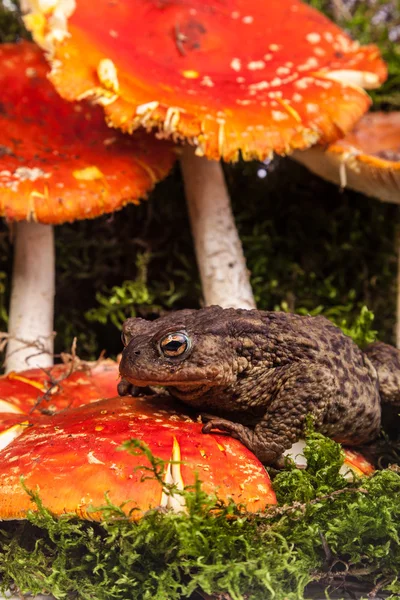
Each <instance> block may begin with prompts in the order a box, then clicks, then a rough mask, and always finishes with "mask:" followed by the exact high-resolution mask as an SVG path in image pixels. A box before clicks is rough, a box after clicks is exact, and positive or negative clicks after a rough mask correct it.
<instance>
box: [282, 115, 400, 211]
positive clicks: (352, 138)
mask: <svg viewBox="0 0 400 600" xmlns="http://www.w3.org/2000/svg"><path fill="white" fill-rule="evenodd" d="M293 158H295V159H296V160H297V161H299V162H301V163H302V164H304V165H305V166H306V167H308V168H309V169H310V170H311V171H313V172H314V173H316V174H317V175H320V176H321V177H323V178H324V179H328V181H332V182H333V183H337V184H339V185H341V186H342V187H349V188H351V189H353V190H357V191H359V192H362V193H363V194H366V195H367V196H374V197H376V198H379V199H380V200H383V201H385V202H393V203H396V204H400V112H397V111H395V112H389V113H384V112H372V113H368V114H367V115H365V116H364V117H363V118H362V119H361V120H360V121H359V122H358V123H357V125H356V127H355V128H354V129H353V130H352V131H351V132H350V133H348V134H347V135H346V137H344V138H343V139H342V140H339V141H338V142H335V143H333V144H330V145H329V146H328V147H327V148H326V149H323V148H317V147H316V148H311V149H310V150H307V151H305V152H295V154H294V155H293Z"/></svg>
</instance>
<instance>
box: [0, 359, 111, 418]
mask: <svg viewBox="0 0 400 600" xmlns="http://www.w3.org/2000/svg"><path fill="white" fill-rule="evenodd" d="M118 378H119V374H118V365H117V363H115V362H114V361H112V360H102V361H100V362H99V363H98V364H96V365H94V366H93V368H88V367H87V368H86V369H82V368H78V369H76V370H72V369H71V366H70V365H55V366H54V367H52V368H51V369H46V370H43V369H29V370H27V371H22V372H20V373H14V372H11V373H8V375H4V376H3V377H0V413H7V412H10V413H22V414H28V413H31V412H32V411H33V410H35V412H36V413H41V412H42V411H44V412H46V413H53V412H58V411H60V410H63V409H66V408H72V407H76V406H82V405H83V404H89V403H90V402H93V401H94V400H99V399H100V398H110V397H112V396H115V394H116V392H117V383H118Z"/></svg>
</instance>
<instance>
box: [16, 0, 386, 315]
mask: <svg viewBox="0 0 400 600" xmlns="http://www.w3.org/2000/svg"><path fill="white" fill-rule="evenodd" d="M22 8H23V9H24V10H25V11H27V12H28V11H29V14H27V15H26V17H25V23H26V25H27V27H28V28H29V29H30V30H31V31H32V32H33V36H34V38H35V40H36V41H37V42H38V43H39V44H40V45H42V46H43V47H44V48H45V49H46V50H47V51H48V52H49V54H50V56H51V60H52V71H51V74H50V78H51V80H52V82H53V83H54V84H55V86H56V87H57V89H58V91H59V92H60V94H61V95H62V96H63V97H65V98H66V99H68V100H76V99H82V98H90V99H92V100H94V101H95V102H98V103H99V104H102V105H103V106H104V110H105V113H106V116H107V120H108V123H109V124H110V125H113V126H114V127H120V128H121V129H122V130H124V131H128V132H132V131H133V130H134V129H136V128H137V127H139V126H144V127H146V128H147V129H151V128H153V127H156V128H158V129H159V133H158V135H159V136H162V137H172V138H173V139H175V140H186V141H188V142H189V144H191V145H193V146H195V147H196V152H195V154H196V156H195V155H194V154H193V152H192V151H191V149H190V148H189V147H186V148H184V149H183V151H182V160H181V166H182V171H183V177H184V180H185V188H186V193H187V197H188V203H189V215H190V218H191V223H192V230H193V233H194V237H195V245H196V252H197V258H198V263H199V267H200V275H201V278H202V282H203V291H204V296H205V301H206V304H219V305H221V306H225V307H229V306H233V307H243V308H252V307H254V298H253V295H252V291H251V287H250V283H249V280H248V273H247V271H246V267H245V262H244V258H243V252H242V249H241V245H240V241H239V237H238V234H237V232H236V228H235V224H234V219H233V216H232V212H231V209H230V203H229V197H228V194H227V190H226V187H225V184H224V179H223V174H222V170H221V167H220V164H219V163H217V162H211V161H208V160H207V158H212V159H214V160H218V159H220V158H222V159H224V160H237V158H238V155H239V151H241V153H242V155H243V157H244V158H245V159H252V158H258V159H265V158H267V157H269V156H270V155H271V154H272V152H274V151H275V152H277V153H279V154H287V153H290V152H291V151H292V150H293V149H295V148H307V147H309V146H310V145H312V144H314V143H316V142H317V141H321V142H323V143H326V142H329V141H332V140H334V139H337V138H338V137H340V136H342V135H343V134H344V133H345V132H347V131H348V130H349V129H350V128H351V127H352V126H353V125H354V124H355V122H356V121H357V120H358V119H359V118H360V117H361V115H362V114H363V113H364V112H365V111H366V110H367V108H368V106H369V104H370V100H369V98H368V96H367V95H366V94H365V92H364V91H363V89H362V88H373V87H377V86H379V84H380V83H381V82H382V81H383V80H384V79H385V77H386V69H385V66H384V64H383V62H382V60H381V59H380V57H379V51H378V49H377V47H376V46H365V47H360V46H359V44H358V43H357V42H353V41H352V40H351V39H350V38H349V37H348V36H347V35H346V34H345V33H343V31H342V30H341V29H340V28H339V27H337V26H336V25H334V24H333V23H331V22H330V21H329V20H328V19H326V18H325V17H324V16H323V15H321V14H320V13H319V12H317V11H316V10H314V9H312V8H311V7H309V6H307V5H305V4H303V3H301V2H300V1H299V0H279V1H278V0H275V1H273V2H268V3H265V2H259V0H250V1H248V0H231V1H230V2H229V3H228V4H226V3H223V4H221V3H220V2H217V1H213V2H203V1H201V0H186V1H184V2H178V1H171V2H159V3H157V2H142V1H140V0H130V1H129V2H128V1H122V0H121V1H120V2H108V0H99V1H98V2H97V3H96V18H95V19H94V18H93V10H92V6H91V5H90V3H88V2H84V1H82V0H75V1H72V2H64V1H63V0H58V1H57V0H54V1H53V2H51V3H49V2H43V1H41V0H39V1H37V0H35V1H33V0H23V2H22Z"/></svg>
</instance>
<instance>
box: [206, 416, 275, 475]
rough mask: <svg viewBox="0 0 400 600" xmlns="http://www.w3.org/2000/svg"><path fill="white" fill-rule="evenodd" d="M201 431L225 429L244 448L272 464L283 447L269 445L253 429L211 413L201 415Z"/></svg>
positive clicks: (208, 431)
mask: <svg viewBox="0 0 400 600" xmlns="http://www.w3.org/2000/svg"><path fill="white" fill-rule="evenodd" d="M201 418H202V421H203V422H205V424H204V425H203V429H202V432H203V433H216V432H217V431H226V433H228V434H229V435H230V436H231V437H233V438H235V439H237V440H239V441H240V442H242V444H243V445H244V446H246V448H248V449H249V450H251V452H253V453H254V454H255V455H256V456H257V457H258V458H259V460H261V461H262V462H265V463H268V464H273V463H275V461H276V460H277V459H278V457H279V456H280V454H282V452H283V449H284V448H282V447H281V446H280V445H279V444H274V443H272V444H271V446H269V445H268V443H266V440H265V439H264V438H263V437H262V436H260V435H258V434H257V433H256V432H255V431H254V430H252V429H250V428H249V427H246V426H245V425H242V424H241V423H234V422H233V421H229V420H228V419H222V418H220V417H215V416H213V415H207V414H205V415H202V416H201Z"/></svg>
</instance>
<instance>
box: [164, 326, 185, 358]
mask: <svg viewBox="0 0 400 600" xmlns="http://www.w3.org/2000/svg"><path fill="white" fill-rule="evenodd" d="M189 348H190V338H189V336H188V335H187V334H186V333H183V332H181V331H179V332H174V333H169V334H168V335H165V336H164V337H163V338H161V341H160V350H161V352H162V353H163V354H164V356H166V357H167V358H175V357H176V356H182V355H183V354H185V352H187V351H188V350H189Z"/></svg>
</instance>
